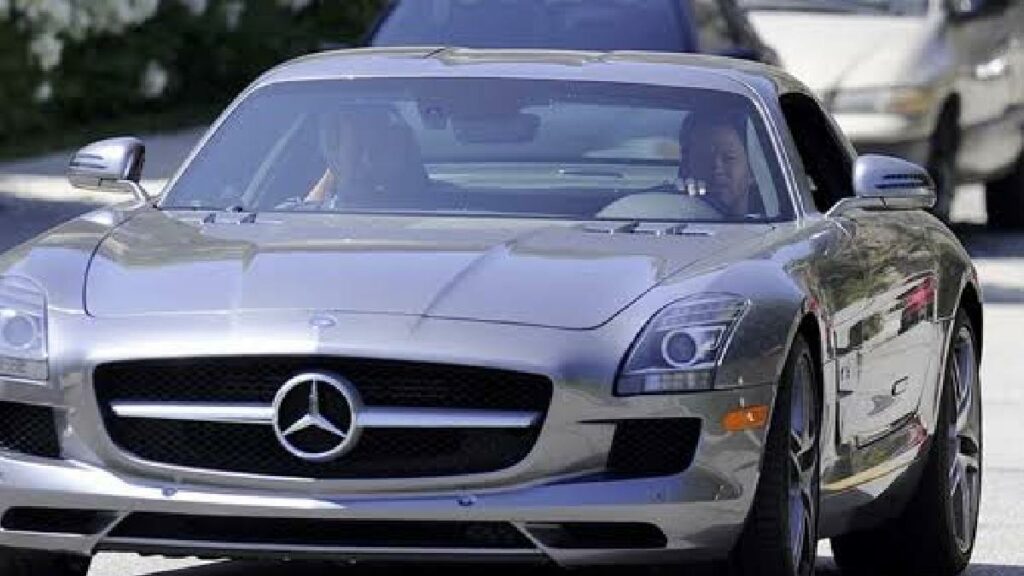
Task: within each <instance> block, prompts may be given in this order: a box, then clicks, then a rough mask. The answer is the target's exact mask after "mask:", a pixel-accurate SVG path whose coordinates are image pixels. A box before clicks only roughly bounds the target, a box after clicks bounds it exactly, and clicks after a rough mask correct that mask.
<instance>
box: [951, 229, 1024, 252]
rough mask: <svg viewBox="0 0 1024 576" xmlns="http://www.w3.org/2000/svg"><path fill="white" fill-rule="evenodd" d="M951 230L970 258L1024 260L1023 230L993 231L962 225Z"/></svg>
mask: <svg viewBox="0 0 1024 576" xmlns="http://www.w3.org/2000/svg"><path fill="white" fill-rule="evenodd" d="M951 228H952V229H953V232H954V233H956V235H957V237H958V238H960V241H961V242H963V244H964V247H965V248H967V251H968V252H969V253H970V254H971V257H972V258H1024V230H993V229H990V228H988V227H986V226H984V225H981V224H962V223H957V224H953V225H952V226H951Z"/></svg>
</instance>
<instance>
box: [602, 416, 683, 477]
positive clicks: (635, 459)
mask: <svg viewBox="0 0 1024 576" xmlns="http://www.w3.org/2000/svg"><path fill="white" fill-rule="evenodd" d="M699 439H700V420H699V419H696V418H665V419H653V420H627V421H624V422H621V423H620V424H619V425H618V426H617V427H616V429H615V437H614V439H613V440H612V451H611V453H610V454H609V455H608V471H609V472H610V473H612V474H614V475H616V476H622V477H629V478H638V477H651V476H667V475H670V474H678V473H680V472H682V471H683V470H686V469H687V468H689V467H690V464H692V463H693V457H694V455H695V454H696V453H697V443H698V441H699Z"/></svg>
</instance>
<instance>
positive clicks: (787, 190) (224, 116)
mask: <svg viewBox="0 0 1024 576" xmlns="http://www.w3.org/2000/svg"><path fill="white" fill-rule="evenodd" d="M715 76H717V75H715V74H711V75H710V77H709V76H703V75H702V76H698V77H696V78H694V81H692V82H679V81H678V80H675V81H671V82H650V81H642V80H640V81H637V80H629V79H624V80H607V79H603V78H578V77H573V76H571V75H570V76H566V77H561V76H533V75H524V76H520V75H514V74H508V75H506V74H488V73H486V72H485V73H483V75H476V74H467V75H462V74H453V75H450V74H440V75H433V74H425V75H420V74H413V75H405V74H380V75H376V74H374V75H365V76H364V75H352V76H344V77H316V78H309V77H297V78H284V79H275V80H270V81H262V82H257V83H254V84H253V85H251V86H249V87H248V88H247V89H246V90H245V91H243V92H242V93H241V94H239V96H238V97H237V98H236V99H235V100H234V101H233V102H232V103H231V104H230V105H229V106H228V107H227V108H226V109H225V110H224V111H223V112H222V113H221V115H220V116H219V117H218V118H217V119H216V121H215V122H214V123H213V124H212V125H211V126H210V128H209V129H208V130H207V132H206V133H205V134H204V135H203V137H202V138H201V139H200V141H199V143H198V144H197V145H196V146H195V147H194V148H193V150H192V151H191V152H190V153H189V155H188V156H187V157H186V159H185V161H184V162H183V163H182V164H181V166H180V167H179V168H178V170H177V171H176V172H175V173H174V174H173V176H172V177H171V179H170V180H168V181H167V183H166V185H165V186H164V188H163V190H162V191H161V192H160V194H159V198H158V199H157V201H156V202H155V203H154V207H155V208H157V209H158V210H167V211H182V212H197V213H201V212H239V213H250V214H254V213H266V214H311V215H312V214H321V215H325V214H333V215H339V216H369V217H390V216H406V217H409V216H411V217H420V218H431V217H437V218H456V217H465V218H501V219H505V218H507V219H542V220H553V221H554V220H562V221H576V222H588V221H612V222H614V221H626V222H642V223H662V222H668V223H682V224H689V223H694V224H697V223H701V224H772V223H779V222H793V221H797V220H800V219H801V218H802V217H803V216H804V214H805V211H806V209H805V207H804V203H803V201H802V199H801V197H800V194H799V192H798V187H797V185H796V184H795V180H794V176H793V172H792V170H793V169H792V167H791V166H790V165H789V163H788V160H787V158H788V155H787V151H786V145H785V138H784V136H783V133H782V132H781V131H780V128H779V126H778V122H779V120H777V119H776V115H774V114H772V109H771V108H770V107H769V105H768V104H767V102H766V98H765V97H764V95H762V94H761V93H760V92H759V91H757V90H755V89H754V88H753V87H752V86H751V85H749V84H747V83H746V82H738V81H736V80H734V79H729V78H724V77H721V76H719V77H718V79H717V80H713V78H714V77H715ZM452 78H462V79H475V80H544V81H555V82H559V81H565V82H584V83H593V84H608V85H623V86H647V87H661V88H670V89H680V90H686V89H691V90H705V91H708V90H710V91H718V92H723V93H728V94H732V95H735V96H739V97H742V98H744V99H746V100H747V101H748V103H749V104H750V106H751V114H752V116H751V118H752V119H756V120H757V121H758V122H759V123H760V126H761V130H762V131H763V145H764V146H763V153H764V155H765V157H766V159H767V160H768V161H769V162H771V163H774V167H773V168H772V173H773V174H772V178H773V181H774V184H775V187H776V191H775V193H776V195H777V203H778V215H776V216H767V215H766V216H764V217H761V218H752V219H749V220H747V221H743V220H719V219H715V220H710V219H705V220H700V219H693V218H687V219H673V218H626V217H622V218H620V217H604V218H599V217H597V216H596V215H595V216H591V217H584V216H575V215H569V214H543V213H540V212H536V213H512V212H490V213H484V212H483V211H479V210H478V211H473V210H467V211H458V212H445V211H441V210H436V211H427V212H424V211H409V210H399V209H390V210H383V211H376V210H336V209H331V210H312V209H306V210H293V209H257V210H247V209H246V208H245V207H242V206H226V207H214V206H209V205H207V206H202V205H186V206H174V205H171V204H170V200H171V199H172V198H173V196H174V192H175V190H176V189H177V187H178V186H179V183H180V180H181V179H182V177H183V176H185V175H186V174H187V173H188V171H189V169H190V168H191V166H192V165H193V164H194V163H195V162H196V161H198V160H199V159H200V158H202V157H203V155H204V154H205V153H207V152H208V151H209V149H210V146H211V144H212V143H213V142H215V141H216V140H217V137H218V135H219V134H220V132H221V130H223V129H224V127H225V125H226V124H227V123H228V122H229V121H230V120H231V119H232V118H233V117H234V115H235V114H236V113H237V112H238V110H239V109H240V108H241V107H242V106H243V105H244V104H245V103H246V102H247V101H249V100H250V99H251V98H253V97H256V96H258V95H260V94H262V93H263V92H264V91H265V90H269V89H272V88H274V87H276V86H279V85H282V84H289V85H294V84H317V83H337V82H349V81H360V80H383V79H388V80H402V79H408V80H431V79H437V80H445V79H452ZM697 78H699V80H698V79H697ZM709 80H712V81H711V82H708V81H709ZM721 80H725V82H724V83H723V82H721Z"/></svg>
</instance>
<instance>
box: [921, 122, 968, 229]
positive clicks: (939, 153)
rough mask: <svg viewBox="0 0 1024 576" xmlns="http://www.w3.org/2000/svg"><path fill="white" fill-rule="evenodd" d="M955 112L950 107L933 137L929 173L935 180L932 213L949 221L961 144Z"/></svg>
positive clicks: (944, 220) (954, 193)
mask: <svg viewBox="0 0 1024 576" xmlns="http://www.w3.org/2000/svg"><path fill="white" fill-rule="evenodd" d="M954 114H955V113H954V112H953V111H952V110H951V109H950V110H948V111H947V112H945V113H944V114H943V115H942V120H941V121H940V123H939V126H938V128H937V129H936V130H935V134H934V135H932V139H931V153H930V155H929V158H928V173H929V174H931V177H932V180H933V181H934V182H935V207H934V208H932V214H934V215H935V216H936V217H937V218H939V219H940V220H942V221H943V222H946V223H949V216H950V211H951V208H952V207H953V197H954V196H955V195H956V183H957V174H956V156H957V151H958V150H959V146H960V135H959V133H958V128H957V125H956V116H955V115H954Z"/></svg>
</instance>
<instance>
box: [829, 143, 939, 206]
mask: <svg viewBox="0 0 1024 576" xmlns="http://www.w3.org/2000/svg"><path fill="white" fill-rule="evenodd" d="M853 190H854V192H855V193H856V196H855V197H853V198H844V199H843V200H841V201H840V202H839V203H837V204H836V205H835V206H833V207H832V210H830V212H831V213H834V214H836V213H841V212H843V211H845V210H849V209H853V208H860V209H864V210H928V209H930V208H932V207H933V206H935V183H934V182H933V181H932V177H931V176H929V175H928V171H927V170H925V169H924V168H922V167H920V166H918V165H917V164H913V163H911V162H907V161H906V160H900V159H899V158H891V157H889V156H876V155H873V154H868V155H864V156H861V157H860V158H858V159H857V163H856V164H855V165H854V167H853Z"/></svg>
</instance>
